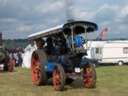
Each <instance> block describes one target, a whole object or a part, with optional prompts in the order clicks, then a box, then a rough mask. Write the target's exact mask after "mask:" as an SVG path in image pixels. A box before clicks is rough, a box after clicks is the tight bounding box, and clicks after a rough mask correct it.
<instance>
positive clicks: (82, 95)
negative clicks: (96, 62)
mask: <svg viewBox="0 0 128 96" xmlns="http://www.w3.org/2000/svg"><path fill="white" fill-rule="evenodd" d="M96 71H97V86H96V88H94V89H86V88H82V87H76V86H74V87H73V86H65V87H66V90H65V91H63V92H57V91H54V90H53V88H52V86H50V85H48V86H38V87H37V86H34V85H32V82H31V74H30V70H29V69H22V68H17V69H16V70H15V72H12V73H8V72H5V73H0V96H128V66H121V67H120V66H106V67H98V68H97V69H96ZM77 82H78V81H77Z"/></svg>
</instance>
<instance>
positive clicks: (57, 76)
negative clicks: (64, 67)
mask: <svg viewBox="0 0 128 96" xmlns="http://www.w3.org/2000/svg"><path fill="white" fill-rule="evenodd" d="M60 84H61V75H60V72H59V70H58V69H55V70H54V71H53V86H54V89H55V90H58V88H59V87H60Z"/></svg>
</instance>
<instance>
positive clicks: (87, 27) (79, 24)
mask: <svg viewBox="0 0 128 96" xmlns="http://www.w3.org/2000/svg"><path fill="white" fill-rule="evenodd" d="M71 28H74V30H75V31H77V33H78V34H79V33H83V32H85V31H86V32H93V31H96V30H97V29H98V26H97V24H95V23H92V22H88V21H73V22H68V23H65V24H62V25H59V26H56V27H53V28H50V29H47V30H44V31H40V32H37V33H33V34H30V35H29V36H28V38H29V39H36V38H40V37H47V36H49V35H54V34H57V33H62V32H65V33H67V32H69V31H70V30H71ZM83 29H84V30H83Z"/></svg>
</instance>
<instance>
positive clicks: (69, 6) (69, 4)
mask: <svg viewBox="0 0 128 96" xmlns="http://www.w3.org/2000/svg"><path fill="white" fill-rule="evenodd" d="M65 11H66V19H67V22H72V21H74V17H73V1H72V0H65Z"/></svg>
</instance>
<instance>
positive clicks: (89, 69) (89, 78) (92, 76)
mask: <svg viewBox="0 0 128 96" xmlns="http://www.w3.org/2000/svg"><path fill="white" fill-rule="evenodd" d="M83 83H84V86H85V87H86V88H94V87H95V86H96V71H95V67H94V65H93V64H88V65H86V66H85V67H84V68H83Z"/></svg>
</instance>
